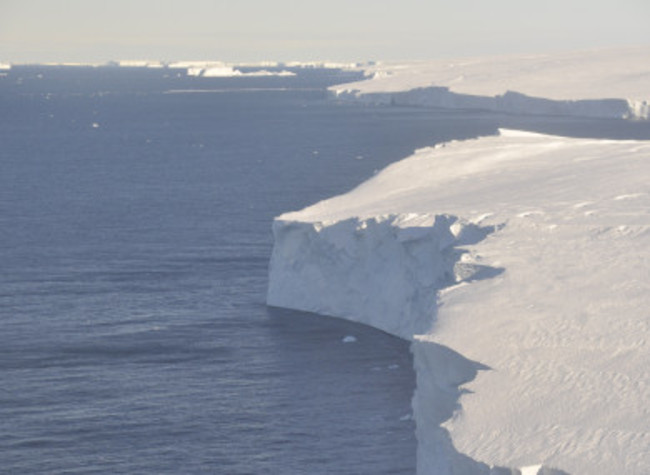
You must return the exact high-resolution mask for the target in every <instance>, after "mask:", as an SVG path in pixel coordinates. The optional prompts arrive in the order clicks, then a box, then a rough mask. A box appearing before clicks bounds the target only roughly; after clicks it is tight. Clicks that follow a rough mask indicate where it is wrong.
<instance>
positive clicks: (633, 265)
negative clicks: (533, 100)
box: [267, 130, 650, 475]
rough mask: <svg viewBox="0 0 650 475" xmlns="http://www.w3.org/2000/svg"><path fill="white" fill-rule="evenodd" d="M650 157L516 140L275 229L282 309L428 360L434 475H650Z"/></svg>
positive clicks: (414, 172)
mask: <svg viewBox="0 0 650 475" xmlns="http://www.w3.org/2000/svg"><path fill="white" fill-rule="evenodd" d="M649 176H650V142H648V141H632V140H629V141H628V140H603V139H577V138H566V137H559V136H549V135H542V134H534V133H529V132H520V131H513V130H501V131H500V135H499V136H494V137H483V138H479V139H475V140H469V141H464V142H451V143H447V144H442V145H439V146H436V147H429V148H425V149H421V150H418V151H417V152H416V153H415V154H414V155H413V156H411V157H409V158H407V159H404V160H402V161H400V162H397V163H395V164H393V165H391V166H389V167H387V168H386V169H384V170H383V171H381V172H379V173H378V174H376V175H375V176H374V177H373V178H371V179H370V180H368V181H367V182H365V183H363V184H361V185H360V186H358V187H357V188H355V189H354V190H352V191H350V192H349V193H346V194H344V195H341V196H337V197H333V198H330V199H328V200H324V201H322V202H319V203H316V204H315V205H313V206H310V207H308V208H305V209H303V210H300V211H295V212H288V213H285V214H283V215H281V216H279V217H277V218H276V220H275V221H274V223H273V233H274V238H275V245H274V249H273V253H272V256H271V262H270V277H269V288H268V296H267V302H268V304H269V305H271V306H280V307H287V308H294V309H300V310H308V311H311V312H317V313H320V314H324V315H332V316H337V317H344V318H347V319H351V320H355V321H358V322H362V323H365V324H368V325H372V326H374V327H376V328H379V329H381V330H384V331H386V332H389V333H391V334H394V335H397V336H400V337H402V338H405V339H408V340H410V341H411V342H412V344H411V347H412V352H413V355H414V365H415V370H416V375H417V389H416V392H415V395H414V397H413V411H414V412H413V413H414V418H415V421H416V435H417V440H418V450H417V467H418V473H419V474H501V473H504V474H505V473H508V474H522V475H523V474H526V475H529V474H565V473H571V474H581V473H589V474H592V475H599V474H603V475H605V474H612V473H625V474H632V475H642V474H647V473H649V472H650V429H649V428H650V413H649V412H648V407H649V404H650V376H649V375H648V372H647V368H648V366H649V365H650V348H649V344H648V343H649V341H650V339H649V338H648V337H649V335H650V314H649V313H648V310H647V309H648V308H650V297H649V296H650V278H649V276H650V252H648V249H650V181H649V180H648V177H649Z"/></svg>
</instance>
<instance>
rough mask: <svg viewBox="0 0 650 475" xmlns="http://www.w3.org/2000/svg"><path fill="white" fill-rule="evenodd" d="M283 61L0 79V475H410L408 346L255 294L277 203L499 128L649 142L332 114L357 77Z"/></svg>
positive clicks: (411, 114)
mask: <svg viewBox="0 0 650 475" xmlns="http://www.w3.org/2000/svg"><path fill="white" fill-rule="evenodd" d="M297 72H298V76H296V77H293V78H274V77H270V78H232V79H228V78H222V79H207V78H188V77H185V76H184V75H183V74H181V72H179V71H167V70H158V71H150V70H140V69H133V70H129V71H125V70H120V69H118V68H100V70H95V69H92V68H54V67H50V68H46V67H23V68H19V67H15V68H14V69H12V70H11V71H10V72H9V74H7V75H6V76H4V77H0V381H1V382H2V384H0V467H2V468H1V469H0V471H2V472H3V473H16V474H24V473H223V474H307V473H309V474H332V473H337V474H338V473H340V474H394V473H413V472H414V467H415V445H416V442H415V438H414V422H413V421H412V420H411V419H410V414H411V408H410V401H411V396H412V392H413V388H414V383H415V376H414V374H413V370H412V367H411V366H412V365H411V357H410V354H409V350H408V344H407V343H406V342H403V341H400V340H398V339H395V338H393V337H390V336H388V335H386V334H384V333H381V332H378V331H375V330H372V329H369V328H366V327H363V326H359V325H356V324H352V323H348V322H345V321H342V320H337V319H331V318H324V317H319V316H315V315H310V314H305V313H300V312H291V311H283V310H279V309H270V308H267V307H266V306H265V304H264V301H265V292H266V286H267V266H268V259H269V256H270V252H271V247H272V237H271V234H270V228H271V221H272V219H273V217H274V216H276V215H278V214H280V213H282V212H285V211H289V210H294V209H299V208H302V207H304V206H306V205H308V204H311V203H313V202H315V201H317V200H320V199H323V198H326V197H329V196H332V195H334V194H338V193H341V192H344V191H347V190H349V189H351V188H352V187H353V186H355V185H357V184H359V183H360V182H361V181H363V180H364V179H366V178H368V177H370V176H371V175H372V174H373V173H374V172H375V171H377V170H379V169H381V168H383V167H384V166H385V165H387V164H388V163H390V162H392V161H395V160H397V159H399V158H402V157H405V156H407V155H409V154H410V153H411V151H412V150H413V149H414V148H417V147H422V146H425V145H432V144H434V143H436V142H440V141H445V140H450V139H463V138H468V137H474V136H477V135H486V134H493V133H495V132H496V129H497V127H498V126H503V125H508V126H513V125H517V124H518V125H522V126H524V127H528V128H530V129H534V130H540V131H551V132H557V131H558V130H556V129H560V130H564V131H566V130H573V131H574V132H573V133H575V134H576V135H581V134H586V135H589V134H590V133H595V134H596V135H607V134H622V135H623V136H636V135H639V134H640V135H641V136H643V135H644V134H646V135H647V136H650V134H648V128H647V126H645V125H634V124H632V125H624V126H623V125H620V124H619V123H615V122H611V121H590V122H582V121H572V120H546V119H544V120H543V119H525V120H524V119H515V118H512V117H510V118H504V117H500V118H499V117H494V116H487V115H482V114H469V113H461V112H458V113H451V112H441V111H432V110H428V111H427V110H417V109H405V108H372V107H358V106H350V105H346V106H342V105H337V104H333V103H331V102H327V101H326V100H325V92H324V88H325V87H326V86H327V85H330V84H334V83H337V82H343V81H345V80H352V79H354V77H353V75H351V74H349V73H341V72H336V71H331V70H330V71H324V70H302V71H301V70H297ZM515 123H516V124H515ZM635 127H636V128H635ZM644 127H645V128H644ZM554 128H555V129H554ZM549 129H550V130H549ZM619 129H620V131H619ZM585 131H586V132H585ZM594 131H596V132H594ZM612 131H614V132H612ZM635 134H636V135H635ZM348 335H353V336H355V337H356V339H357V340H356V342H353V343H344V342H343V338H344V337H346V336H348Z"/></svg>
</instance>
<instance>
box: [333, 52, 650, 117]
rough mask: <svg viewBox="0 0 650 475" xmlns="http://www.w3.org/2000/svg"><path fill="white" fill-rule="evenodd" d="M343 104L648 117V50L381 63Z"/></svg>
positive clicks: (349, 87) (340, 89)
mask: <svg viewBox="0 0 650 475" xmlns="http://www.w3.org/2000/svg"><path fill="white" fill-rule="evenodd" d="M366 73H367V75H368V79H367V80H364V81H361V82H357V83H351V84H344V85H340V86H333V87H332V88H331V89H330V93H331V96H332V97H333V98H335V99H336V100H341V101H358V102H364V103H373V104H394V105H408V106H414V105H416V106H425V107H441V108H451V109H480V110H489V111H496V112H506V113H517V114H522V113H523V114H544V115H567V116H583V117H602V118H626V119H648V118H650V90H649V89H648V84H650V48H647V47H645V48H626V49H617V50H603V51H583V52H579V53H565V54H554V55H527V56H513V57H491V58H490V57H488V58H465V59H458V60H438V61H427V62H411V63H389V64H378V65H374V66H371V67H369V68H367V70H366Z"/></svg>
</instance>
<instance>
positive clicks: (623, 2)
mask: <svg viewBox="0 0 650 475" xmlns="http://www.w3.org/2000/svg"><path fill="white" fill-rule="evenodd" d="M648 19H650V1H649V0H543V1H542V0H537V1H527V0H328V1H324V0H176V1H171V0H110V1H109V0H0V62H2V61H4V62H12V63H26V62H52V61H55V62H106V61H109V60H122V59H152V60H163V61H176V60H222V61H232V62H236V61H261V60H276V61H290V60H300V61H308V60H331V61H367V60H400V59H402V60H406V59H435V58H445V57H462V56H483V55H497V54H513V53H542V52H555V51H564V50H577V49H593V48H607V47H618V46H643V45H650V28H648Z"/></svg>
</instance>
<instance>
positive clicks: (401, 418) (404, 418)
mask: <svg viewBox="0 0 650 475" xmlns="http://www.w3.org/2000/svg"><path fill="white" fill-rule="evenodd" d="M411 419H413V415H412V414H404V415H403V416H402V417H400V418H399V420H400V421H410V420H411Z"/></svg>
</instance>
